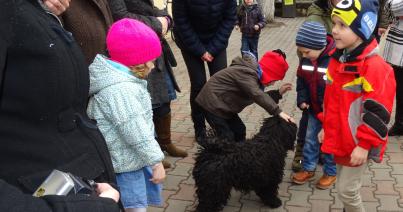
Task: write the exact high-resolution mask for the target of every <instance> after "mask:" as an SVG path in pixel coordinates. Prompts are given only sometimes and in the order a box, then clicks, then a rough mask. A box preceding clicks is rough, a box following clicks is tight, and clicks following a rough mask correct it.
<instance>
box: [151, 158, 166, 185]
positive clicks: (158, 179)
mask: <svg viewBox="0 0 403 212" xmlns="http://www.w3.org/2000/svg"><path fill="white" fill-rule="evenodd" d="M152 169H153V178H151V179H150V181H151V182H153V183H155V184H158V183H162V181H163V180H164V179H165V169H164V166H163V165H162V163H161V162H159V163H157V164H155V165H154V166H153V168H152Z"/></svg>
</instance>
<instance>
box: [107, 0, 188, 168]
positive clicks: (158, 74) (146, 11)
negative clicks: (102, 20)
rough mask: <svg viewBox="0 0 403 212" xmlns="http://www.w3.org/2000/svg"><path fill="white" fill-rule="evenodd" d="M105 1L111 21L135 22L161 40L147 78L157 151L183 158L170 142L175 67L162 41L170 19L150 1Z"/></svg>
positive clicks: (184, 153)
mask: <svg viewBox="0 0 403 212" xmlns="http://www.w3.org/2000/svg"><path fill="white" fill-rule="evenodd" d="M109 2H110V6H111V10H112V15H113V18H114V19H115V21H117V20H120V19H122V18H132V19H136V20H139V21H141V22H143V23H145V24H146V25H148V26H149V27H151V28H152V29H153V30H154V32H156V33H157V35H158V36H159V38H160V40H161V45H162V51H163V52H162V54H161V56H160V57H159V58H157V60H156V61H155V68H154V69H153V70H152V71H151V73H150V74H149V75H148V78H147V82H148V91H149V92H150V95H151V101H152V108H153V121H154V126H155V131H156V133H157V141H158V143H159V145H160V147H161V149H162V150H164V151H166V152H167V153H168V154H169V155H170V156H173V157H186V156H187V155H188V154H187V152H186V151H185V150H182V149H180V148H178V147H176V146H175V145H174V144H173V143H172V141H171V101H172V100H174V99H176V92H175V90H176V91H178V92H180V89H179V86H178V85H177V83H176V80H175V76H174V74H173V70H172V67H175V66H176V60H175V57H174V55H173V53H172V50H171V47H170V46H169V44H168V42H167V41H166V40H165V38H164V36H165V34H166V33H167V32H168V30H169V29H171V27H172V25H173V21H172V18H171V17H170V16H169V15H168V13H167V11H166V10H160V9H157V8H156V7H155V6H154V2H153V1H152V0H110V1H109ZM163 164H164V167H165V168H169V167H170V166H171V165H170V164H169V162H168V161H166V160H164V161H163Z"/></svg>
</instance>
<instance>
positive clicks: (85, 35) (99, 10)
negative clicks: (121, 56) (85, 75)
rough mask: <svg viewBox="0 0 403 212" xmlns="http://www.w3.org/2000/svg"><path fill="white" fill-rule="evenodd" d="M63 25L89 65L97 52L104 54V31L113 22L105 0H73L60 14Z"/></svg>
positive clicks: (105, 31)
mask: <svg viewBox="0 0 403 212" xmlns="http://www.w3.org/2000/svg"><path fill="white" fill-rule="evenodd" d="M62 19H63V25H64V28H65V29H66V30H67V31H70V32H71V33H73V36H74V38H75V40H76V41H77V43H78V44H79V45H80V47H81V49H82V50H83V53H84V55H85V58H86V61H87V64H88V65H89V64H90V63H92V61H93V60H94V58H95V55H97V54H103V55H105V54H106V44H105V41H106V33H107V32H108V29H109V26H110V25H111V24H112V23H113V18H112V13H111V11H110V8H109V5H108V1H107V0H74V1H71V2H70V6H69V8H68V9H67V10H66V11H65V12H64V13H63V15H62Z"/></svg>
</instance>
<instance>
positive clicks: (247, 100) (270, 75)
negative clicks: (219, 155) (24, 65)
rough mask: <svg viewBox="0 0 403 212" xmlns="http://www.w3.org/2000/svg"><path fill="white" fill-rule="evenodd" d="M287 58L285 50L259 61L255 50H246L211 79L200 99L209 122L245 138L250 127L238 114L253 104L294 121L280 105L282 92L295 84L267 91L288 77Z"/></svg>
mask: <svg viewBox="0 0 403 212" xmlns="http://www.w3.org/2000/svg"><path fill="white" fill-rule="evenodd" d="M285 59H286V55H285V54H284V52H282V51H281V50H274V51H270V52H267V53H266V54H265V55H264V56H263V57H262V59H261V60H260V61H259V62H257V59H256V58H255V57H254V55H253V54H252V53H250V52H246V53H244V54H243V56H242V58H241V57H237V58H235V59H234V60H233V61H232V64H231V65H230V66H229V67H228V68H225V69H223V70H221V71H219V72H218V73H216V74H214V75H213V76H212V77H211V78H210V79H209V81H208V82H207V83H206V84H205V85H204V87H203V89H202V90H201V91H200V93H199V95H198V96H197V97H196V102H197V103H198V104H199V105H200V106H201V107H202V108H203V109H204V112H205V116H206V120H207V122H208V123H209V124H210V126H211V127H212V128H213V130H214V131H215V132H216V133H217V135H218V136H225V137H227V138H229V139H230V140H235V141H244V140H245V138H246V127H245V124H244V123H243V122H242V120H241V119H240V118H239V116H238V113H239V112H241V111H242V110H243V109H244V108H245V107H246V106H248V105H251V104H252V103H257V104H258V105H260V106H261V107H263V108H264V109H265V110H266V111H267V112H269V113H270V114H271V115H273V116H275V115H279V116H280V117H281V118H283V119H285V120H286V121H288V122H289V121H291V122H294V120H293V119H292V118H291V117H290V116H289V115H287V114H286V113H284V112H282V111H281V109H280V108H279V106H278V105H277V103H278V101H279V100H280V99H281V98H282V95H283V94H284V93H285V92H287V91H289V90H291V83H285V84H284V85H282V86H281V87H280V89H279V90H272V91H269V92H267V93H265V92H264V91H263V89H264V87H266V86H269V85H272V84H273V83H274V82H275V81H277V80H282V79H283V78H284V76H285V73H286V71H287V70H288V64H287V61H286V60H285Z"/></svg>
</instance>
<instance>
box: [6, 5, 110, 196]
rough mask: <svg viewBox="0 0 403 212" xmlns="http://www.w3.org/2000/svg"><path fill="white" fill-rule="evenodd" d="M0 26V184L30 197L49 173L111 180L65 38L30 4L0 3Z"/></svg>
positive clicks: (81, 71) (76, 51)
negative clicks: (0, 182) (2, 180)
mask: <svg viewBox="0 0 403 212" xmlns="http://www.w3.org/2000/svg"><path fill="white" fill-rule="evenodd" d="M0 26H1V27H0V89H1V90H0V178H1V179H4V180H5V181H6V182H8V183H10V184H12V185H14V186H17V187H18V188H19V189H21V190H23V191H24V192H26V193H30V194H32V193H33V191H34V190H35V189H36V188H37V187H38V186H39V185H40V183H41V182H42V181H43V180H44V179H45V178H46V177H47V176H48V175H49V173H50V172H51V171H52V170H53V169H59V170H62V171H65V172H71V173H73V174H74V175H76V176H81V177H85V178H87V179H95V180H97V181H98V182H115V174H114V171H113V167H112V162H111V159H110V155H109V151H108V149H107V146H106V143H105V141H104V139H103V137H102V135H101V133H100V132H99V130H98V128H97V127H96V125H95V124H94V123H92V121H91V120H90V119H89V118H88V117H87V115H86V107H87V98H88V89H89V88H88V86H89V75H88V68H87V65H86V61H85V58H84V55H83V54H82V52H81V50H80V47H79V46H78V45H77V44H76V42H75V41H74V39H73V37H72V36H71V34H70V33H68V32H67V31H65V30H64V29H63V28H62V27H61V25H60V24H59V22H58V21H57V20H56V18H55V17H53V16H52V15H49V14H47V13H45V11H44V10H43V9H42V8H41V7H40V6H39V4H38V1H37V0H0ZM1 78H2V80H1Z"/></svg>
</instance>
